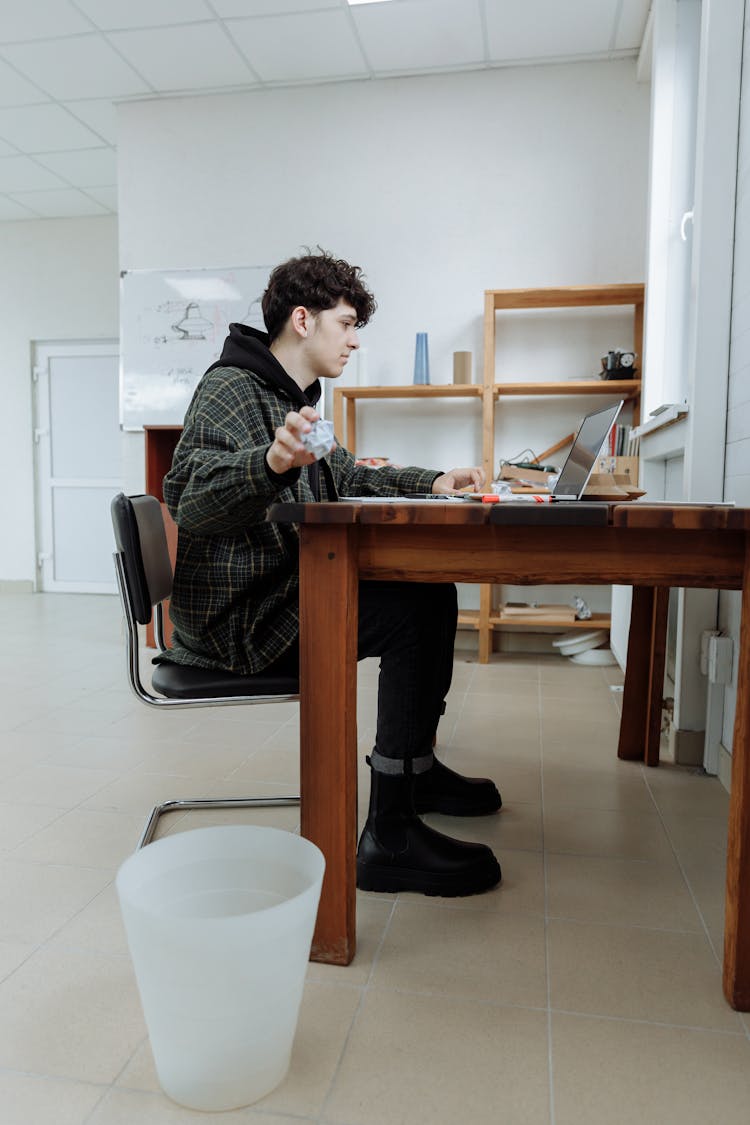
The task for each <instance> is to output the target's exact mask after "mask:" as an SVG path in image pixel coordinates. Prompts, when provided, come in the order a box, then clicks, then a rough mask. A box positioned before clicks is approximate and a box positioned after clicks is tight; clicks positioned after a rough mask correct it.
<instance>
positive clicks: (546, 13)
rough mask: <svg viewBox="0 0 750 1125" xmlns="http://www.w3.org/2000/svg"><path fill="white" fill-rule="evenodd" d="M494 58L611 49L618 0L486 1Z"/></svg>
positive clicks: (562, 55)
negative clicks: (566, 1) (555, 0)
mask: <svg viewBox="0 0 750 1125" xmlns="http://www.w3.org/2000/svg"><path fill="white" fill-rule="evenodd" d="M485 10H486V13H487V38H488V40H489V50H490V58H491V59H492V61H493V62H512V61H523V60H525V59H539V60H543V59H545V58H570V57H578V56H581V55H587V54H605V53H606V52H607V51H608V50H609V44H610V40H611V37H612V33H613V30H614V19H615V14H616V10H617V0H576V2H575V5H572V4H559V3H556V4H550V3H549V0H524V3H523V4H508V3H507V0H485Z"/></svg>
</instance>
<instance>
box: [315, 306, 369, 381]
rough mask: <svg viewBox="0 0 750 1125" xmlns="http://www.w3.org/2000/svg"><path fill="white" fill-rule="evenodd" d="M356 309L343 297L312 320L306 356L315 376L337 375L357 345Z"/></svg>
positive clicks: (327, 376)
mask: <svg viewBox="0 0 750 1125" xmlns="http://www.w3.org/2000/svg"><path fill="white" fill-rule="evenodd" d="M356 323H357V313H356V310H355V309H353V308H352V306H351V305H350V304H349V303H348V302H347V301H345V300H344V299H343V297H342V298H341V299H340V300H339V303H338V304H337V305H335V306H334V307H333V308H332V309H323V310H322V311H321V312H319V313H316V314H315V315H314V316H313V317H312V318H311V320H310V331H309V334H308V337H307V348H306V353H307V359H308V362H309V367H310V371H311V373H313V374H314V375H315V378H316V379H337V378H338V377H339V375H340V374H341V372H342V371H343V370H344V367H345V365H346V361H347V360H348V359H349V356H350V355H351V354H352V352H353V351H354V349H355V348H358V347H359V339H358V337H357V329H356V327H355V325H356Z"/></svg>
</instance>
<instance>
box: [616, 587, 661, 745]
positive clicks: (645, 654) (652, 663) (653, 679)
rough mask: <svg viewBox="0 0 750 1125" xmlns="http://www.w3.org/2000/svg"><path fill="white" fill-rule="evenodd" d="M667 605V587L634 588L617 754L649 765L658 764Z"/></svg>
mask: <svg viewBox="0 0 750 1125" xmlns="http://www.w3.org/2000/svg"><path fill="white" fill-rule="evenodd" d="M668 608H669V588H668V587H667V586H634V587H633V604H632V608H631V611H630V634H629V636H628V663H627V668H626V670H625V690H624V695H623V701H622V719H621V721H620V741H619V744H618V747H617V756H618V758H623V759H625V760H628V761H642V762H645V763H646V765H649V766H658V764H659V733H660V730H661V710H662V696H663V693H664V662H665V656H666V637H667V610H668Z"/></svg>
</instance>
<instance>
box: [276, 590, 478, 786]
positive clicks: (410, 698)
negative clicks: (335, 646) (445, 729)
mask: <svg viewBox="0 0 750 1125" xmlns="http://www.w3.org/2000/svg"><path fill="white" fill-rule="evenodd" d="M457 620H458V603H457V598H456V587H455V586H453V585H448V584H444V583H436V584H434V585H433V584H432V583H429V582H424V583H418V582H360V584H359V631H358V638H357V642H358V643H357V659H358V660H364V658H365V657H367V656H379V657H380V677H379V681H378V722H377V732H376V736H375V747H374V750H373V752H372V760H371V761H372V767H373V769H375V770H377V771H378V772H379V773H389V774H401V773H404V772H405V762H409V766H408V767H407V768H408V769H410V770H412V771H413V772H414V773H422V772H424V771H425V770H428V769H429V768H430V766H431V765H432V741H433V738H434V736H435V731H436V730H437V725H438V721H439V719H440V713H441V710H442V706H443V700H444V699H445V697H446V695H447V694H448V689H449V688H450V685H451V678H452V676H453V645H454V642H455V639H456V623H457ZM298 670H299V646H298V645H296V644H295V645H294V646H293V647H292V648H291V649H289V650H288V651H287V652H285V653H284V655H283V656H282V657H281V658H280V659H279V660H277V661H276V662H275V663H274V664H272V665H271V666H270V667H269V668H268V669H266V671H268V672H269V673H271V672H278V673H281V674H286V675H296V674H297V673H298ZM321 674H325V673H324V669H323V668H322V669H321Z"/></svg>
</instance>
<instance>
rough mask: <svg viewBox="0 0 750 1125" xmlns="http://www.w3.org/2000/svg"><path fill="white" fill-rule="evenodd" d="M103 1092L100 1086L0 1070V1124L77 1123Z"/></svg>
mask: <svg viewBox="0 0 750 1125" xmlns="http://www.w3.org/2000/svg"><path fill="white" fill-rule="evenodd" d="M103 1095H104V1090H103V1089H102V1087H101V1086H90V1085H85V1084H84V1083H82V1082H61V1081H55V1080H54V1079H51V1078H44V1077H41V1076H40V1075H35V1074H14V1073H12V1072H10V1071H5V1072H0V1106H2V1120H3V1125H46V1123H48V1122H49V1125H52V1123H53V1122H54V1125H81V1123H82V1122H83V1121H85V1120H86V1119H87V1117H88V1115H89V1114H90V1113H91V1111H92V1109H93V1108H94V1106H95V1105H96V1104H97V1102H99V1101H101V1099H102V1097H103Z"/></svg>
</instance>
